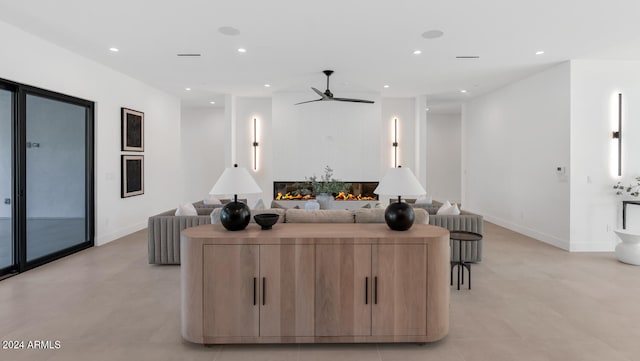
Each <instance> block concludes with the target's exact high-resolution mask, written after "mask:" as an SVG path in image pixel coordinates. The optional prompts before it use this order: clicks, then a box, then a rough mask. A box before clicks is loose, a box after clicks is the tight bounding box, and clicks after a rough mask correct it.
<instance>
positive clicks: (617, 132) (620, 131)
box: [613, 93, 622, 176]
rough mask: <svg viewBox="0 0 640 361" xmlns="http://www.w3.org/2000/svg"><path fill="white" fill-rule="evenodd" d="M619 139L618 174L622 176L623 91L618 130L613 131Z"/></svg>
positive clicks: (619, 98)
mask: <svg viewBox="0 0 640 361" xmlns="http://www.w3.org/2000/svg"><path fill="white" fill-rule="evenodd" d="M613 139H617V140H618V176H622V93H618V130H617V131H614V132H613Z"/></svg>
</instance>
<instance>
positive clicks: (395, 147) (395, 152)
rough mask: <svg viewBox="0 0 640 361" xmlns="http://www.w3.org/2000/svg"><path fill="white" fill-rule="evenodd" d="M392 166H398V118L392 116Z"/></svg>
mask: <svg viewBox="0 0 640 361" xmlns="http://www.w3.org/2000/svg"><path fill="white" fill-rule="evenodd" d="M391 145H392V146H393V167H394V168H398V118H393V143H391Z"/></svg>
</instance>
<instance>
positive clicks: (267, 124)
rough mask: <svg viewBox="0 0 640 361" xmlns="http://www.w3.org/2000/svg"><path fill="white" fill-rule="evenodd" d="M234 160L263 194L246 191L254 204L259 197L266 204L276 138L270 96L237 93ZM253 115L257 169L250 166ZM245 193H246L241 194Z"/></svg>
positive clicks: (250, 201) (249, 200)
mask: <svg viewBox="0 0 640 361" xmlns="http://www.w3.org/2000/svg"><path fill="white" fill-rule="evenodd" d="M235 106H236V111H235V123H236V133H235V134H236V152H235V154H236V161H237V162H238V165H239V166H242V167H245V168H247V169H248V170H249V173H250V174H251V175H252V176H253V179H255V181H256V183H258V185H259V186H260V188H261V189H262V194H250V195H246V198H247V203H248V204H249V206H253V205H254V204H255V202H256V201H257V200H258V199H259V198H262V200H263V202H264V204H265V205H266V206H267V207H269V205H270V204H271V200H272V199H273V178H272V177H273V175H272V165H273V163H272V158H273V152H272V150H273V147H274V142H275V139H274V138H273V132H272V120H271V98H250V97H237V98H236V100H235ZM253 118H256V124H257V134H256V135H257V140H258V148H257V154H258V169H257V170H254V169H253V147H252V143H253ZM243 197H245V196H243Z"/></svg>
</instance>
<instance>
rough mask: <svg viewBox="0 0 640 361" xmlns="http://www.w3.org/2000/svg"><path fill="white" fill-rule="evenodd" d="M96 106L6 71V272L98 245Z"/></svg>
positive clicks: (1, 158)
mask: <svg viewBox="0 0 640 361" xmlns="http://www.w3.org/2000/svg"><path fill="white" fill-rule="evenodd" d="M93 112H94V103H93V102H91V101H88V100H83V99H79V98H75V97H71V96H68V95H64V94H60V93H55V92H52V91H49V90H44V89H40V88H35V87H32V86H29V85H24V84H20V83H16V82H13V81H9V80H4V79H0V279H3V278H5V276H7V275H10V274H15V273H19V272H23V271H26V270H29V269H31V268H34V267H37V266H40V265H42V264H45V263H47V262H50V261H53V260H55V259H58V258H61V257H64V256H67V255H69V254H72V253H74V252H77V251H79V250H82V249H85V248H88V247H91V246H93V235H94V204H95V203H94V174H93V172H94V168H93V155H94V148H93V143H94V135H93V129H94V128H93V126H94V125H93V121H94V117H93Z"/></svg>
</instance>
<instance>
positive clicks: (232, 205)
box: [220, 202, 251, 231]
mask: <svg viewBox="0 0 640 361" xmlns="http://www.w3.org/2000/svg"><path fill="white" fill-rule="evenodd" d="M250 220H251V212H250V211H249V207H248V206H247V205H246V204H244V203H242V202H229V203H227V204H226V205H225V206H224V207H222V211H221V212H220V222H221V223H222V225H223V226H224V228H226V229H228V230H230V231H241V230H243V229H245V228H247V225H248V224H249V221H250Z"/></svg>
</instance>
